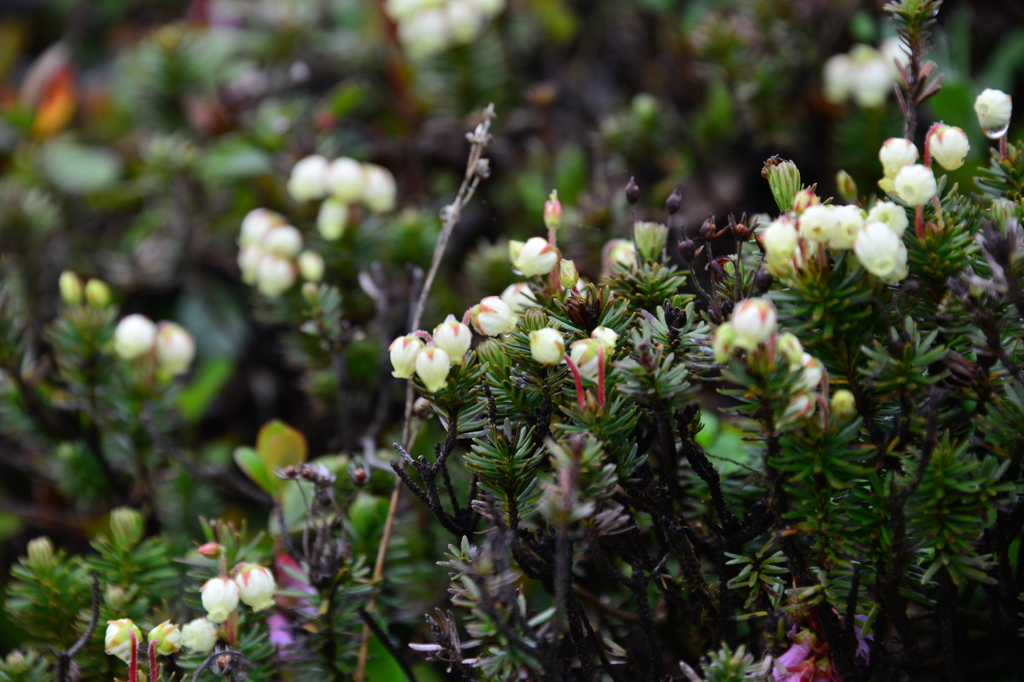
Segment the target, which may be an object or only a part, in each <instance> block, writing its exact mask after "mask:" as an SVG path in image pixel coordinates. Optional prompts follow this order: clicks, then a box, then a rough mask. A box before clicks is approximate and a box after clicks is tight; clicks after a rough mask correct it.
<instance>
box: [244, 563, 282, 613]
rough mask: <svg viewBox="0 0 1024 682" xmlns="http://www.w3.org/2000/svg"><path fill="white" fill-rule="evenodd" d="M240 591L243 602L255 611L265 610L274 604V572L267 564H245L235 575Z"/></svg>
mask: <svg viewBox="0 0 1024 682" xmlns="http://www.w3.org/2000/svg"><path fill="white" fill-rule="evenodd" d="M235 584H237V585H238V593H239V597H240V598H241V600H242V602H244V603H245V604H247V605H248V606H251V607H252V610H253V611H263V610H264V609H269V608H270V607H271V606H273V605H274V590H275V589H276V588H277V585H276V584H275V583H274V574H273V573H271V572H270V569H269V568H267V567H266V566H254V565H251V564H244V565H243V566H242V569H241V570H240V571H239V572H238V575H236V576H235Z"/></svg>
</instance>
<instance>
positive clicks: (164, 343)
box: [156, 322, 196, 377]
mask: <svg viewBox="0 0 1024 682" xmlns="http://www.w3.org/2000/svg"><path fill="white" fill-rule="evenodd" d="M195 356H196V342H195V340H194V339H193V338H192V335H191V334H189V333H188V330H187V329H185V328H184V327H182V326H181V325H179V324H175V323H174V322H161V323H160V324H159V325H157V332H156V364H157V368H158V369H159V370H160V372H161V373H162V374H164V375H165V376H169V377H176V376H178V375H180V374H185V373H187V372H188V370H189V367H190V366H191V365H192V359H193V358H194V357H195Z"/></svg>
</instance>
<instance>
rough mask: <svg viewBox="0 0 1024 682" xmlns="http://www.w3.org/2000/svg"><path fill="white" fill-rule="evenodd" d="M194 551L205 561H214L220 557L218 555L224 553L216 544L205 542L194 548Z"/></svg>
mask: <svg viewBox="0 0 1024 682" xmlns="http://www.w3.org/2000/svg"><path fill="white" fill-rule="evenodd" d="M196 551H197V552H199V553H200V554H201V555H202V556H204V557H206V558H207V559H216V558H218V557H219V556H220V553H221V552H223V551H224V548H223V547H221V546H220V545H219V544H217V543H216V542H207V543H205V544H202V545H199V547H197V548H196Z"/></svg>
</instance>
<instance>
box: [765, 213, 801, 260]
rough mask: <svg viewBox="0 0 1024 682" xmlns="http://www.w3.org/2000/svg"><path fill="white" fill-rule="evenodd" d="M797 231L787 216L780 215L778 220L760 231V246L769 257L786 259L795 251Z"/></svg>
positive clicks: (797, 238)
mask: <svg viewBox="0 0 1024 682" xmlns="http://www.w3.org/2000/svg"><path fill="white" fill-rule="evenodd" d="M799 237H800V235H799V233H798V232H797V229H796V226H795V225H794V224H793V221H792V220H791V219H790V218H789V217H788V216H785V215H783V216H780V217H779V218H778V220H775V221H774V222H771V223H769V224H768V227H766V228H765V229H764V231H762V232H761V238H760V239H761V246H762V247H763V248H764V250H765V253H767V254H768V257H769V258H774V259H786V258H791V257H792V256H793V254H794V253H796V247H797V242H798V240H799Z"/></svg>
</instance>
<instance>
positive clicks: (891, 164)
mask: <svg viewBox="0 0 1024 682" xmlns="http://www.w3.org/2000/svg"><path fill="white" fill-rule="evenodd" d="M917 156H918V155H917V147H915V146H914V143H913V142H911V141H910V140H906V139H904V138H902V137H890V138H889V139H888V140H886V141H885V142H883V143H882V148H881V149H879V150H878V160H879V161H881V162H882V170H883V171H884V172H885V177H887V178H894V177H896V174H897V173H899V172H900V169H901V168H903V167H904V166H908V165H910V164H913V163H917Z"/></svg>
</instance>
